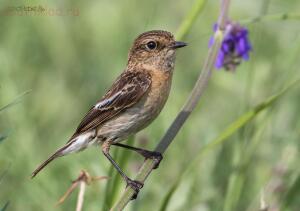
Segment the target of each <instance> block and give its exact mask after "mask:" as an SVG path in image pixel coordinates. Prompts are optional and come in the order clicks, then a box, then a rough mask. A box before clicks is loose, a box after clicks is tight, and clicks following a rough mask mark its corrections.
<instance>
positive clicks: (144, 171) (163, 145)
mask: <svg viewBox="0 0 300 211" xmlns="http://www.w3.org/2000/svg"><path fill="white" fill-rule="evenodd" d="M229 3H230V0H222V4H221V12H220V16H219V20H218V26H219V29H218V30H217V31H216V32H215V34H214V43H213V45H212V46H211V48H210V49H209V51H208V56H207V58H206V60H205V63H204V66H203V68H202V71H201V73H200V75H199V77H198V80H197V82H196V84H195V86H194V88H193V90H192V92H191V94H190V97H189V98H188V100H187V101H186V103H185V105H184V106H183V108H182V110H181V111H180V112H179V114H178V115H177V117H176V119H175V120H174V121H173V123H172V124H171V126H170V127H169V129H168V130H167V132H166V134H165V135H164V136H163V138H162V139H161V141H160V142H159V144H158V145H157V147H156V148H155V150H156V151H158V152H161V153H163V152H165V150H166V149H167V148H168V146H169V145H170V144H171V142H172V141H173V140H174V138H175V136H176V135H177V133H178V132H179V130H180V129H181V127H182V125H183V124H184V122H185V121H186V119H187V118H188V117H189V115H190V114H191V112H192V111H193V110H194V108H195V107H196V105H197V104H198V102H199V100H200V97H201V96H202V94H203V92H204V90H205V88H206V87H207V84H208V80H209V78H210V76H211V72H212V70H213V69H214V64H215V60H216V56H217V53H218V51H219V49H220V46H221V43H222V41H223V36H224V28H225V23H226V20H227V13H228V8H229ZM185 30H189V28H186V29H185ZM183 34H184V33H183ZM154 165H155V162H154V161H153V160H149V159H148V160H146V161H145V162H144V163H143V165H142V167H141V168H140V170H139V172H138V174H137V176H136V178H135V180H138V181H140V182H144V181H145V180H146V179H147V177H148V175H149V174H150V173H151V171H152V169H153V167H154ZM133 194H134V190H133V189H131V188H130V187H127V188H126V190H125V192H124V193H123V194H122V196H121V198H120V199H119V200H118V201H117V202H116V204H115V205H114V206H113V208H112V209H111V210H112V211H119V210H123V209H124V208H125V206H126V205H127V204H128V203H129V202H130V200H131V198H132V196H133Z"/></svg>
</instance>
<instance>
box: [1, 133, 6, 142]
mask: <svg viewBox="0 0 300 211" xmlns="http://www.w3.org/2000/svg"><path fill="white" fill-rule="evenodd" d="M6 138H7V135H2V134H0V143H1V142H2V141H3V140H4V139H6Z"/></svg>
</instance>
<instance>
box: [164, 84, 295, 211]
mask: <svg viewBox="0 0 300 211" xmlns="http://www.w3.org/2000/svg"><path fill="white" fill-rule="evenodd" d="M299 82H300V79H297V80H295V81H294V82H292V83H290V84H289V85H287V86H286V87H285V88H284V89H282V90H281V91H279V92H278V93H277V94H274V95H273V96H271V97H269V98H268V99H266V100H265V101H263V102H262V103H260V104H258V105H257V106H255V107H254V108H252V109H250V110H249V111H247V112H246V113H244V114H243V115H241V116H240V117H239V118H237V119H236V120H235V121H234V122H232V123H231V124H230V125H229V126H228V127H227V128H226V129H225V130H223V132H221V133H220V135H219V136H217V137H216V138H215V139H214V140H213V141H211V142H210V143H209V144H207V145H206V146H204V147H203V148H201V149H200V151H199V152H198V153H197V156H196V157H195V158H194V159H193V160H192V161H191V162H190V163H189V165H187V167H186V168H185V169H183V170H182V171H181V174H180V175H179V176H178V177H177V178H178V179H177V180H176V181H175V182H174V184H173V185H172V186H171V187H170V189H169V191H168V192H167V194H166V195H165V197H164V199H163V200H162V204H161V206H160V209H159V210H160V211H163V210H166V208H167V206H168V203H169V202H170V199H171V197H172V195H173V194H174V193H175V191H176V189H177V187H178V186H179V185H180V183H181V181H182V178H183V177H184V175H186V174H188V173H189V172H190V171H191V170H192V169H193V167H194V166H195V165H197V164H198V163H199V161H200V160H201V158H202V156H203V155H205V153H207V152H209V151H210V150H213V149H215V148H216V147H217V146H219V145H221V144H223V143H224V142H225V141H226V140H228V138H229V137H230V136H232V135H233V134H234V133H236V132H237V131H238V130H239V129H241V128H242V127H243V126H245V125H246V124H247V123H249V122H250V121H251V120H252V119H254V118H255V117H256V116H257V115H258V114H259V113H260V112H262V111H264V110H265V109H267V108H269V107H270V106H272V105H273V104H274V103H275V102H276V101H277V100H278V99H280V97H282V96H283V95H284V94H285V93H286V92H287V91H288V90H290V89H291V88H292V87H293V86H294V85H296V84H299Z"/></svg>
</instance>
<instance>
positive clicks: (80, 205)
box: [76, 181, 86, 211]
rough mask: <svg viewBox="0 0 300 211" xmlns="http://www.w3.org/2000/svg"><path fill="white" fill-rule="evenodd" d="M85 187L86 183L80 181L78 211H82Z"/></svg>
mask: <svg viewBox="0 0 300 211" xmlns="http://www.w3.org/2000/svg"><path fill="white" fill-rule="evenodd" d="M85 186H86V184H85V182H84V181H80V187H79V193H78V199H77V205H76V211H81V210H82V206H83V199H84V193H85Z"/></svg>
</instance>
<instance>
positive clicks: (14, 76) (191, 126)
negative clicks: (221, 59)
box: [0, 0, 300, 211]
mask: <svg viewBox="0 0 300 211" xmlns="http://www.w3.org/2000/svg"><path fill="white" fill-rule="evenodd" d="M193 4H194V1H193V0H180V1H176V2H175V1H173V0H165V1H159V0H154V1H138V0H125V1H110V0H101V1H82V0H76V1H71V0H65V1H58V0H51V1H50V0H45V1H39V0H35V1H34V0H30V1H11V0H1V3H0V11H3V10H4V9H5V8H7V7H11V6H21V5H25V6H38V5H41V6H43V7H45V8H54V9H57V8H59V9H62V10H64V11H66V10H69V9H75V10H76V11H79V15H78V16H72V15H67V16H18V15H12V16H5V15H2V16H0V29H1V32H0V107H2V106H5V105H6V104H8V103H9V102H12V101H13V100H14V99H16V98H18V96H20V95H22V93H24V92H26V91H28V90H30V93H29V94H27V95H26V96H23V97H22V99H20V98H18V101H20V102H19V103H17V104H15V105H13V106H11V107H9V108H7V109H4V110H1V111H0V112H1V113H0V135H1V137H2V136H7V138H6V139H4V140H2V141H1V142H0V210H1V208H2V207H3V206H4V205H5V203H7V202H9V205H8V207H7V210H12V211H13V210H17V211H19V210H22V211H23V210H26V211H27V210H28V211H40V210H43V211H47V210H75V205H76V199H77V195H76V194H72V195H71V197H70V198H69V199H68V200H66V202H65V203H64V204H63V205H61V206H58V207H55V203H56V202H57V200H58V199H59V198H60V197H61V196H62V195H63V193H64V192H65V191H66V190H67V188H68V187H69V186H70V184H71V181H72V180H73V179H75V178H76V177H77V176H78V174H79V172H80V170H81V169H86V170H87V171H88V172H89V173H90V174H91V175H98V176H106V175H107V176H110V177H111V179H109V180H107V181H101V182H98V183H93V185H91V186H88V187H87V190H86V195H85V203H84V209H83V210H89V211H93V210H101V209H103V210H108V208H109V207H110V204H111V201H115V200H116V199H117V197H118V195H119V194H120V193H122V191H123V189H124V185H125V184H124V183H123V181H122V180H121V178H120V177H119V176H117V177H115V175H116V174H115V171H112V170H111V168H110V165H109V162H108V161H107V160H106V159H105V157H104V156H103V155H102V153H101V151H100V149H99V148H91V149H88V150H85V151H84V152H82V153H80V154H73V155H69V156H66V157H63V158H61V159H58V160H56V161H54V162H53V163H51V164H50V165H49V166H48V167H47V168H45V170H44V171H42V172H41V174H39V175H38V176H37V177H36V178H35V179H34V180H30V179H29V176H30V174H31V172H32V171H33V170H34V169H35V167H36V166H37V165H38V164H39V163H40V162H42V161H43V160H44V159H46V158H47V157H48V155H50V154H51V153H52V152H54V151H55V150H56V149H57V148H58V147H60V146H62V145H63V144H64V143H65V142H66V141H67V140H68V138H69V137H70V135H72V133H73V131H74V130H75V128H76V126H77V124H78V123H79V121H80V120H81V118H82V117H83V116H84V114H85V112H86V111H87V110H88V109H89V108H90V106H91V105H92V104H93V103H94V102H96V100H97V99H99V98H100V97H101V96H102V95H103V94H104V92H105V90H106V89H107V88H109V86H110V84H111V83H112V81H113V80H114V79H115V78H116V77H117V76H118V75H119V74H120V72H121V71H122V70H123V69H124V67H125V65H126V60H127V52H128V49H129V48H130V45H131V43H132V41H133V40H134V38H135V37H136V36H137V35H138V34H140V33H142V32H144V31H147V30H152V29H163V30H168V31H171V32H173V33H175V32H176V31H177V29H178V28H179V25H180V24H181V22H182V21H183V19H184V17H185V16H186V15H187V14H188V12H189V11H190V10H191V8H192V7H193ZM218 11H219V1H217V0H215V1H207V2H206V4H205V7H204V8H203V11H202V12H201V14H200V15H199V17H198V18H197V20H196V22H195V23H194V25H193V27H192V28H191V30H190V31H189V33H188V34H187V36H186V37H185V38H184V40H183V41H186V42H188V43H189V46H188V47H187V48H184V49H182V50H180V51H179V53H178V55H177V63H176V70H175V75H174V80H173V87H172V91H171V95H170V98H169V100H168V102H167V104H166V106H165V108H164V110H163V112H162V113H161V115H160V116H159V117H158V118H157V120H155V121H154V122H153V123H152V124H151V126H150V127H148V128H147V129H145V130H143V131H142V132H140V133H139V134H138V135H137V136H136V137H135V141H134V145H135V146H142V147H146V148H148V149H153V148H154V147H155V145H156V143H157V142H158V141H159V139H160V138H161V137H162V136H163V134H164V132H165V131H166V130H167V128H168V126H169V125H170V123H171V122H172V120H173V119H174V118H175V116H176V114H177V112H178V111H179V109H180V108H181V107H182V105H183V104H184V102H185V100H186V98H187V97H188V95H189V92H190V91H191V89H192V87H193V84H194V82H195V80H196V78H197V76H198V74H199V72H200V70H201V66H202V64H203V62H204V59H205V56H206V54H207V47H208V44H207V43H208V40H209V37H210V36H211V34H212V25H213V24H214V23H215V22H216V19H217V17H218ZM286 12H300V2H299V1H296V0H289V1H280V0H272V1H269V0H253V1H242V0H233V1H232V4H231V9H230V16H231V17H232V18H233V19H234V20H244V19H249V18H250V19H251V18H254V17H256V16H259V15H261V14H279V13H286ZM247 27H248V28H249V31H250V39H251V42H252V44H253V48H254V50H253V51H252V53H251V55H250V57H251V58H250V61H248V62H244V63H242V64H241V65H240V66H239V67H238V69H237V71H236V72H235V73H230V72H225V71H223V70H221V71H214V74H213V76H212V79H211V80H210V83H209V87H208V89H207V91H206V92H205V94H204V96H203V97H202V99H201V102H200V104H199V106H198V107H197V109H196V110H195V112H194V113H193V114H192V116H191V118H190V119H188V121H187V123H186V124H185V125H184V127H183V129H182V130H181V131H180V133H179V134H178V136H177V137H176V140H175V142H174V143H173V144H172V145H171V146H170V148H169V150H168V151H167V153H166V154H165V158H164V160H163V161H162V163H161V165H160V168H159V169H158V170H156V171H155V172H153V174H151V176H150V178H149V179H148V180H147V182H146V184H145V186H144V188H143V189H142V191H141V193H140V195H139V197H138V199H137V200H136V201H134V202H132V203H131V204H130V206H128V208H127V209H126V210H145V211H148V210H149V211H150V210H159V209H160V207H161V206H162V203H163V201H164V199H165V197H166V194H167V193H171V192H169V189H170V188H171V187H175V186H174V184H175V183H176V181H178V179H179V178H180V173H181V172H182V171H183V169H185V168H186V166H188V165H189V163H190V162H191V161H192V160H193V158H194V157H196V156H198V155H199V150H200V149H201V148H202V147H204V146H206V144H208V143H210V142H211V141H213V140H214V139H215V138H216V137H217V136H218V135H220V134H221V133H222V131H223V130H224V129H225V128H226V127H227V126H228V125H229V124H230V123H232V122H233V121H234V120H236V119H237V118H238V117H239V116H240V115H242V114H243V113H244V112H246V111H248V110H249V109H250V108H252V107H253V106H255V105H257V104H258V103H260V102H262V101H264V100H265V99H267V98H268V97H269V96H271V95H272V94H276V93H278V92H279V91H280V90H281V89H282V88H283V87H285V86H286V85H287V84H288V83H289V82H291V81H292V80H293V79H296V78H297V77H299V66H300V60H299V55H300V22H299V20H289V19H287V20H268V21H259V22H257V23H253V24H248V25H247ZM296 85H297V84H296ZM299 91H300V86H296V87H294V88H293V89H291V90H289V91H288V93H287V94H285V95H284V96H283V97H281V98H280V99H279V101H277V102H276V103H275V104H274V105H272V106H271V107H269V108H268V109H265V110H264V111H263V112H261V113H260V114H258V115H257V116H256V117H255V119H254V120H253V121H251V122H249V123H247V125H246V126H245V127H242V128H241V129H240V130H237V131H235V133H234V134H233V135H232V136H230V137H229V138H228V139H226V141H224V142H223V144H219V145H217V146H214V147H212V148H211V149H210V150H208V151H207V153H203V155H202V156H201V159H199V160H198V161H197V163H196V165H194V166H193V168H192V171H190V172H189V173H188V174H186V175H185V176H184V177H183V178H182V179H181V180H180V184H179V185H178V186H176V190H175V191H174V193H172V197H171V198H170V200H169V201H168V202H166V203H167V208H166V210H176V211H177V210H178V211H179V210H193V211H194V210H195V211H196V210H197V211H198V210H200V211H210V210H213V211H215V210H249V211H252V210H259V204H260V198H261V193H262V192H263V193H264V199H265V201H266V203H267V204H268V205H269V206H270V207H272V209H270V210H280V209H282V210H292V211H296V210H299V209H300V179H299V178H300V176H299V175H300V167H299V166H300V165H299V163H300V156H299V146H300V144H299V138H300V118H299V116H300V109H299V108H300V94H299ZM112 151H114V154H115V156H117V157H119V162H122V161H123V166H124V168H125V171H126V172H128V174H129V175H131V176H134V175H135V174H136V172H137V170H138V167H139V165H141V164H142V162H143V159H142V158H141V157H139V156H137V155H135V154H132V153H126V154H124V152H121V151H117V150H116V149H112ZM129 156H130V157H129ZM125 158H126V160H124V159H125ZM120 160H121V161H120ZM112 172H113V173H112ZM111 174H112V175H111ZM116 184H118V185H116ZM161 210H164V208H162V209H161Z"/></svg>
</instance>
